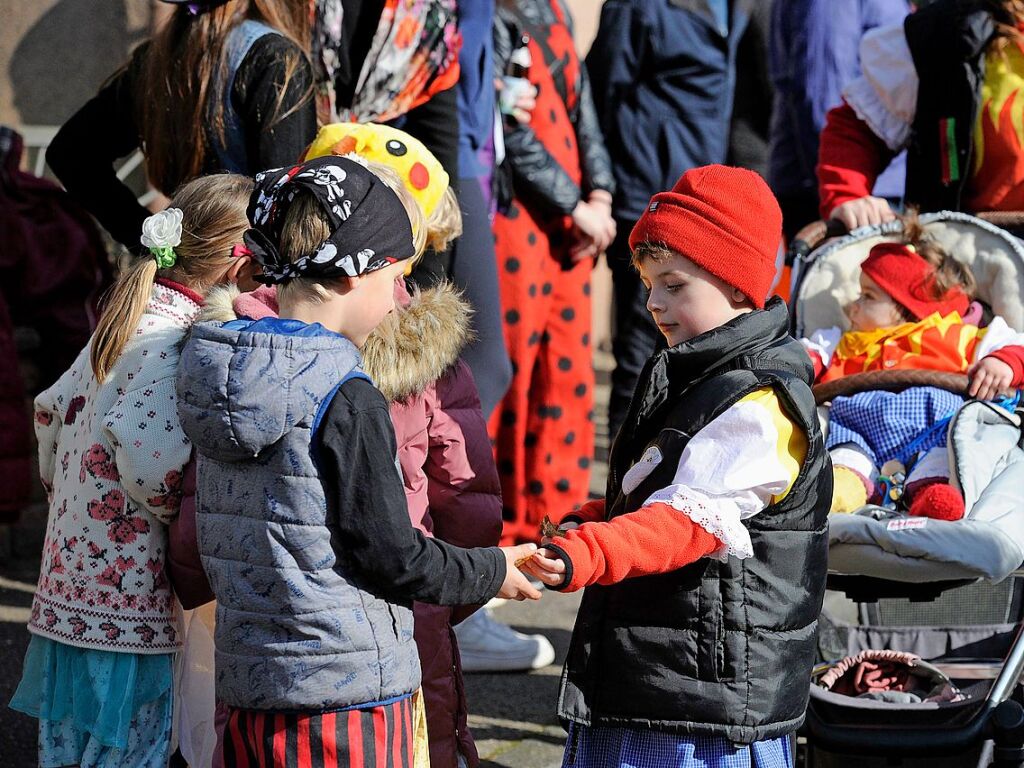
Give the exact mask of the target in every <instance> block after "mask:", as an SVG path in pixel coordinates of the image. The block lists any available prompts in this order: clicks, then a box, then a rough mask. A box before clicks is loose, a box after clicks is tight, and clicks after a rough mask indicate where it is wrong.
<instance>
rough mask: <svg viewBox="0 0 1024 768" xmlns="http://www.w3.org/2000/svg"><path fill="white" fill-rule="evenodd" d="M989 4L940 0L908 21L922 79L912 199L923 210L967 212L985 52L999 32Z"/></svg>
mask: <svg viewBox="0 0 1024 768" xmlns="http://www.w3.org/2000/svg"><path fill="white" fill-rule="evenodd" d="M983 5H984V4H983V3H982V2H980V0H938V1H937V2H935V3H933V4H931V5H929V6H927V7H925V8H922V9H921V10H919V11H917V12H916V13H912V14H910V15H909V16H907V18H906V21H904V25H903V29H904V32H905V34H906V38H907V45H908V46H909V47H910V55H911V57H912V58H913V60H914V68H915V69H916V70H917V72H918V79H919V81H920V84H919V86H918V91H917V110H916V112H915V114H914V123H913V125H912V126H911V132H910V146H909V147H908V148H907V191H906V200H907V202H908V203H913V204H916V205H918V206H920V207H921V210H922V211H942V210H952V211H957V210H960V208H961V202H962V198H963V193H964V189H965V187H966V184H967V181H968V179H969V178H970V175H971V163H972V161H973V149H974V141H973V134H974V125H975V121H976V120H977V116H978V109H979V108H980V106H981V87H982V85H983V84H984V82H985V50H986V49H987V48H988V45H989V43H990V42H991V40H992V36H993V34H994V32H995V23H994V21H993V19H992V15H991V13H989V11H987V10H984V8H983Z"/></svg>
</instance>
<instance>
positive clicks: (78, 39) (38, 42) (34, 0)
mask: <svg viewBox="0 0 1024 768" xmlns="http://www.w3.org/2000/svg"><path fill="white" fill-rule="evenodd" d="M153 16H154V10H153V2H152V0H29V1H28V2H26V1H25V0H0V123H6V124H8V125H13V126H15V127H18V126H21V125H60V124H61V123H62V122H63V121H64V120H65V119H67V117H68V116H69V115H71V114H72V113H73V112H74V111H75V110H76V109H77V108H78V107H79V106H81V104H82V103H83V102H85V100H86V99H88V98H89V97H90V96H91V95H92V94H94V93H95V92H96V90H97V88H98V87H99V86H100V84H101V83H102V82H103V81H104V80H106V79H107V77H109V76H110V74H111V73H112V72H113V71H114V70H115V69H117V67H118V66H119V65H120V64H122V63H123V62H124V61H125V59H126V58H127V57H128V53H129V51H130V50H131V49H132V48H133V47H134V46H135V45H136V44H137V43H139V42H141V41H142V40H144V39H145V38H146V37H147V35H148V33H149V29H150V27H151V24H152V21H153Z"/></svg>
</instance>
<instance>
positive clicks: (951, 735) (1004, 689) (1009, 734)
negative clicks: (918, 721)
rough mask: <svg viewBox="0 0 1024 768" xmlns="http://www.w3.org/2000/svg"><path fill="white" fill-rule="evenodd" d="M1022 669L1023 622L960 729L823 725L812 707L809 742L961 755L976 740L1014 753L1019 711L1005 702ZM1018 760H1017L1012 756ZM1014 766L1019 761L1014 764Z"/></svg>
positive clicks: (859, 750)
mask: <svg viewBox="0 0 1024 768" xmlns="http://www.w3.org/2000/svg"><path fill="white" fill-rule="evenodd" d="M1022 671H1024V624H1021V625H1019V626H1018V628H1017V634H1016V636H1015V637H1014V640H1013V645H1012V646H1011V648H1010V651H1009V653H1007V655H1006V661H1005V662H1004V663H1003V666H1002V669H1000V670H999V675H998V677H997V678H996V680H995V682H994V683H993V684H992V687H991V688H990V689H989V692H988V696H986V698H985V701H984V704H983V706H982V707H981V709H980V710H979V711H978V714H977V715H975V716H974V717H973V718H972V719H971V720H969V721H967V722H966V723H964V724H963V725H961V726H958V727H955V728H950V727H948V726H943V727H934V728H924V727H921V728H887V727H884V728H866V727H864V726H858V727H851V726H846V725H839V724H836V723H826V722H824V721H823V720H821V718H820V717H819V716H818V715H817V713H816V712H815V711H814V709H813V708H810V709H808V710H807V725H806V727H807V730H808V732H809V734H808V735H809V740H810V742H811V743H812V744H814V745H815V746H816V747H820V748H822V749H824V750H825V751H827V752H833V753H838V754H854V755H873V756H883V757H898V756H913V757H925V756H948V755H949V754H950V753H954V754H955V753H956V752H958V751H965V750H966V749H968V748H970V747H971V746H973V745H975V744H977V743H978V741H979V739H981V738H986V739H988V738H991V739H993V740H994V741H995V744H996V747H997V749H998V748H1007V749H1008V750H1011V751H1014V752H1016V751H1017V749H1019V748H1020V747H1021V743H1020V742H1021V741H1024V727H1022V723H1024V708H1022V707H1021V705H1020V703H1018V702H1017V701H1013V700H1011V699H1010V696H1011V695H1012V693H1013V690H1014V688H1015V687H1016V685H1017V683H1018V681H1019V680H1020V676H1021V672H1022ZM1018 759H1019V758H1018ZM1015 764H1019V763H1015Z"/></svg>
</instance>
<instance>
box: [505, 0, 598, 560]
mask: <svg viewBox="0 0 1024 768" xmlns="http://www.w3.org/2000/svg"><path fill="white" fill-rule="evenodd" d="M549 2H550V5H549ZM514 14H515V22H516V24H517V25H518V26H519V29H520V30H522V31H523V32H525V33H527V34H529V36H530V42H529V47H530V53H531V56H532V64H531V65H530V69H529V79H530V80H531V82H532V83H533V84H534V85H535V86H536V87H537V91H538V95H537V106H536V108H535V109H534V111H533V113H532V118H531V121H530V124H529V129H530V130H531V131H532V133H533V135H534V136H535V139H536V140H535V141H533V147H532V148H531V149H535V150H536V149H537V147H536V145H537V144H538V143H539V145H541V147H542V148H543V150H544V151H546V152H547V154H548V155H549V156H550V159H552V160H554V162H555V163H556V164H557V166H559V167H560V168H561V171H562V172H564V174H565V176H568V177H569V179H571V180H572V183H574V184H575V185H576V187H577V188H579V187H580V186H585V185H581V179H582V178H583V176H584V174H583V173H582V172H581V151H580V146H579V143H578V139H577V133H576V128H575V127H574V124H573V117H574V116H575V115H576V114H577V113H578V101H579V98H580V93H581V90H580V89H581V77H582V72H581V67H580V62H579V59H578V56H577V53H576V49H575V46H574V44H573V40H572V34H571V31H570V29H569V26H568V23H567V20H568V17H567V14H566V12H565V11H564V9H563V8H562V7H561V6H560V4H559V3H558V0H519V2H518V3H517V4H516V10H515V12H514ZM498 23H499V24H500V23H501V22H500V20H499V22H498ZM517 40H518V38H517ZM587 98H588V99H589V94H587ZM596 141H598V142H600V138H599V137H597V138H596ZM516 150H517V145H516V144H515V143H514V142H512V141H509V143H508V152H509V155H510V158H511V157H512V153H513V152H515V151H516ZM600 152H601V153H603V152H604V148H603V145H602V146H601V147H600ZM605 157H606V156H605ZM583 162H586V158H583ZM513 168H514V169H515V165H514V164H513ZM609 170H610V169H609ZM557 173H558V174H559V175H561V172H557ZM562 178H563V179H564V176H563V177H562ZM532 181H534V183H536V180H535V179H534V180H532ZM564 183H565V184H568V182H567V181H566V182H564ZM513 184H514V186H515V189H516V192H515V196H514V199H513V201H512V204H511V206H510V207H509V210H508V212H507V213H506V214H504V215H501V214H499V215H498V216H497V217H496V219H495V222H494V235H495V251H496V253H497V257H498V270H499V281H500V287H501V302H502V310H503V317H504V330H505V340H506V343H507V346H508V351H509V355H510V357H511V359H512V373H513V375H512V383H511V386H510V387H509V390H508V393H507V394H506V396H505V398H504V399H503V401H502V402H501V403H500V404H499V405H498V407H497V408H496V409H495V411H494V413H493V415H492V417H491V421H490V425H489V426H490V432H491V436H492V438H493V439H494V441H495V451H496V458H497V462H498V471H499V474H500V477H501V484H502V495H503V498H504V530H503V543H513V542H522V541H536V540H537V539H538V537H539V534H538V529H539V526H540V521H541V520H542V519H543V517H544V515H550V516H551V518H552V519H553V520H558V519H560V518H561V517H562V516H563V515H565V514H567V513H569V512H570V511H572V510H573V509H574V507H575V506H577V505H578V504H580V503H582V502H584V501H585V500H586V498H587V490H588V484H589V477H590V457H591V455H592V452H593V447H594V427H593V388H594V370H593V363H592V359H591V348H590V274H591V270H592V268H593V260H592V259H585V260H583V261H580V262H578V263H573V261H572V259H571V257H570V255H569V248H570V246H571V245H572V243H573V234H572V231H573V228H572V221H571V219H570V218H569V217H568V216H565V215H563V214H562V213H560V212H558V211H557V210H555V211H554V212H552V207H551V206H550V205H545V204H544V203H545V201H543V200H541V199H539V198H540V197H541V196H542V195H543V191H542V190H537V189H530V185H529V184H520V183H518V180H517V178H516V171H515V170H513ZM570 186H571V185H570ZM602 188H603V187H602ZM577 199H578V198H577Z"/></svg>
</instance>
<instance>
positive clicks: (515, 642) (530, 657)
mask: <svg viewBox="0 0 1024 768" xmlns="http://www.w3.org/2000/svg"><path fill="white" fill-rule="evenodd" d="M455 634H456V636H457V637H458V639H459V654H460V655H461V656H462V671H463V672H525V671H528V670H531V669H540V668H541V667H546V666H547V665H548V664H551V663H552V662H553V661H554V660H555V649H554V648H553V647H552V645H551V643H550V641H549V640H548V639H547V638H546V637H544V635H524V634H523V633H522V632H516V631H515V630H514V629H512V627H510V626H508V625H507V624H502V623H501V622H500V621H496V620H495V619H494V617H492V616H491V614H490V613H489V612H488V611H487V609H486V608H484V609H481V610H479V611H477V612H476V613H474V614H473V615H472V616H470V617H469V618H468V619H466V620H465V621H464V622H462V623H461V624H459V625H458V626H457V627H455Z"/></svg>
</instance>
